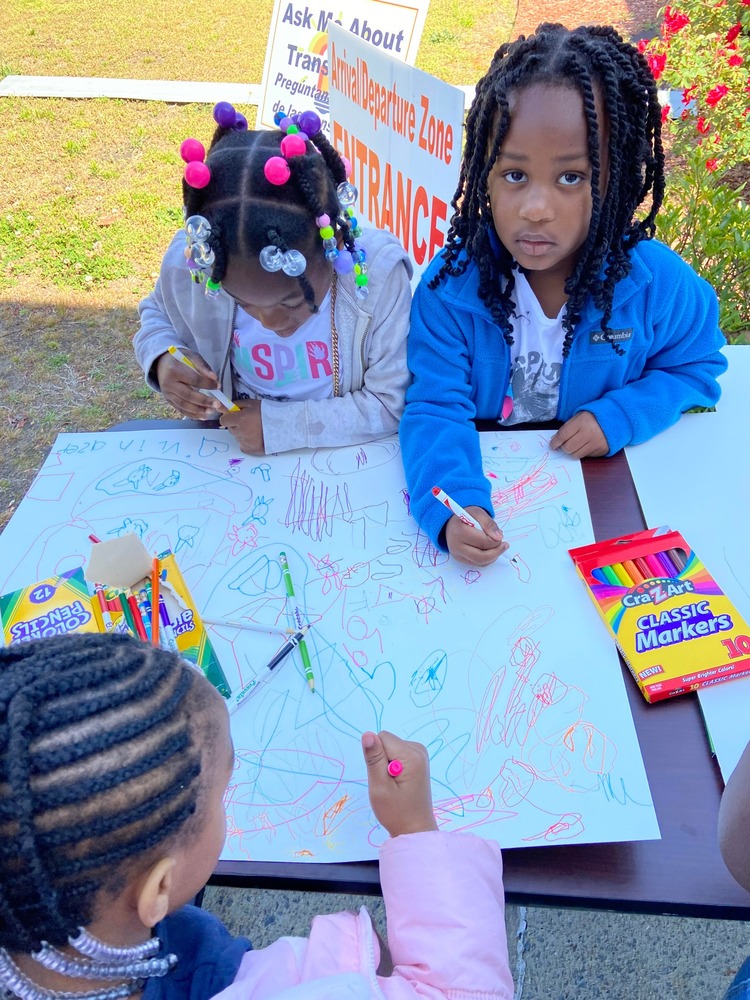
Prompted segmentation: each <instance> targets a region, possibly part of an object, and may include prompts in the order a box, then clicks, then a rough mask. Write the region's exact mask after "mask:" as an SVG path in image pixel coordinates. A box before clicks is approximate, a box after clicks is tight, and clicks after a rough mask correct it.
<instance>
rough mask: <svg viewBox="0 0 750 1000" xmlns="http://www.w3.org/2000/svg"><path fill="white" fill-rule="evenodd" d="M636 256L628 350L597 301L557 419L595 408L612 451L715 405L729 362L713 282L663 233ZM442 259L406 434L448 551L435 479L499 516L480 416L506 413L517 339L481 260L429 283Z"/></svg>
mask: <svg viewBox="0 0 750 1000" xmlns="http://www.w3.org/2000/svg"><path fill="white" fill-rule="evenodd" d="M630 256H631V260H632V268H631V270H630V273H629V274H628V275H627V277H625V278H623V279H622V280H621V281H619V282H618V284H617V286H616V288H615V294H614V300H613V308H612V319H611V320H610V323H609V327H610V329H611V330H612V331H613V333H614V334H615V337H616V341H617V344H618V346H619V347H620V348H622V350H623V352H624V356H620V355H617V354H615V352H614V350H613V349H612V346H611V344H609V343H607V342H606V341H605V340H604V339H603V338H602V334H601V311H600V310H598V309H597V308H596V307H595V305H594V303H593V301H591V299H589V301H588V302H587V303H586V305H585V306H584V309H583V311H582V314H581V319H580V321H579V322H578V325H577V327H576V330H575V336H574V338H573V343H572V345H571V348H570V354H569V355H568V357H567V358H565V359H564V361H563V365H562V370H561V375H560V398H559V403H558V408H557V419H558V420H561V421H565V420H569V419H570V417H572V416H573V415H574V414H576V413H579V412H580V411H581V410H588V411H589V412H590V413H593V415H594V416H595V417H596V419H597V421H598V422H599V426H600V427H601V429H602V431H603V432H604V434H605V436H606V438H607V442H608V444H609V452H608V454H610V455H612V454H614V453H615V452H616V451H619V450H620V449H621V448H623V447H625V445H629V444H639V443H640V442H641V441H647V440H648V439H649V438H651V437H653V436H654V435H655V434H658V433H659V431H662V430H664V429H665V428H667V427H669V426H671V425H672V424H674V423H675V422H676V421H677V420H678V419H679V416H680V414H681V413H684V412H685V410H689V409H691V408H692V407H694V406H713V404H714V403H716V401H717V400H718V398H719V395H720V389H719V385H718V383H717V381H716V380H717V378H718V377H719V375H721V373H722V372H723V371H724V370H725V368H726V366H727V362H726V359H725V357H724V355H723V354H721V353H720V350H721V348H722V346H723V345H724V342H725V341H724V337H723V335H722V333H721V331H720V330H719V327H718V313H719V309H718V302H717V298H716V293H715V292H714V290H713V288H712V287H711V286H710V285H709V284H708V283H707V282H706V281H704V280H703V279H702V278H700V277H698V275H697V274H696V273H695V271H693V269H692V268H691V267H690V266H689V265H688V264H686V263H685V261H683V260H682V258H681V257H679V256H678V255H677V254H676V253H674V251H672V250H670V249H669V248H668V247H667V246H665V245H664V244H663V243H659V242H658V241H656V240H647V241H644V242H642V243H639V244H638V245H637V246H636V247H635V248H634V249H633V250H632V251H631V253H630ZM442 263H443V261H442V258H440V257H439V256H438V257H436V258H435V259H434V260H433V261H432V263H431V264H430V266H429V267H428V269H427V271H426V272H425V274H424V275H423V277H422V280H421V282H420V284H419V286H418V288H417V291H416V293H415V295H414V301H413V304H412V314H411V329H410V332H409V339H408V348H407V354H408V363H409V368H410V370H411V372H412V375H413V377H414V381H413V383H412V385H411V387H410V388H409V389H408V390H407V393H406V409H405V411H404V415H403V417H402V418H401V426H400V437H401V447H402V454H403V461H404V469H405V471H406V481H407V484H408V487H409V494H410V498H411V499H410V502H411V510H412V513H413V514H414V516H415V518H416V519H417V523H418V524H419V525H420V527H421V528H422V530H423V531H425V532H426V534H427V535H428V536H429V537H430V538H431V540H432V541H433V543H434V544H435V545H438V546H439V547H440V548H442V549H445V542H444V538H443V528H444V526H445V523H446V521H447V520H448V518H449V517H450V513H449V512H448V511H447V510H446V508H445V507H443V506H442V505H440V504H438V503H436V502H435V500H434V498H433V496H432V493H431V490H432V487H433V486H441V487H442V488H443V489H444V490H445V491H446V493H448V494H449V495H450V496H451V497H453V499H454V500H456V501H457V502H458V503H460V504H461V505H462V506H463V507H468V506H470V505H472V504H475V505H477V506H479V507H483V508H484V509H485V510H486V511H487V512H488V513H490V514H492V504H491V501H490V487H489V483H488V481H487V480H486V479H485V477H484V473H483V470H482V459H481V455H480V451H479V435H478V433H477V431H476V430H475V427H474V424H473V423H472V421H473V420H474V419H479V420H497V419H499V418H500V413H501V408H502V405H503V399H504V397H505V394H506V390H507V387H508V383H509V381H510V365H511V348H510V347H509V346H508V345H507V344H506V343H505V340H504V339H503V336H502V333H501V332H500V329H499V327H498V326H497V324H496V323H495V322H494V321H493V319H492V317H491V315H490V313H489V310H488V309H487V307H486V306H485V304H484V303H483V302H482V301H481V300H480V298H479V296H478V294H477V289H478V285H479V273H478V268H477V266H476V264H475V263H474V262H473V261H472V262H471V263H469V266H468V267H467V269H466V271H465V272H464V274H462V275H461V276H460V277H456V278H452V277H449V278H447V279H445V280H444V281H443V282H442V283H441V284H440V285H439V286H438V287H437V288H436V289H433V290H431V289H429V288H428V287H427V282H428V281H429V280H430V278H431V277H432V276H433V275H434V274H435V273H436V271H438V270H439V268H440V265H441V264H442Z"/></svg>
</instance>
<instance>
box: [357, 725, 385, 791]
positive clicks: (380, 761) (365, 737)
mask: <svg viewBox="0 0 750 1000" xmlns="http://www.w3.org/2000/svg"><path fill="white" fill-rule="evenodd" d="M362 753H363V754H364V757H365V764H367V770H368V772H371V773H372V774H373V775H378V774H379V773H381V772H383V773H384V774H386V775H387V774H388V763H389V761H388V758H387V757H386V755H385V749H384V747H383V741H382V740H381V739H380V737H379V736H378V735H377V733H370V732H367V733H362ZM368 781H369V775H368Z"/></svg>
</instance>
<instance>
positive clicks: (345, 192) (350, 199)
mask: <svg viewBox="0 0 750 1000" xmlns="http://www.w3.org/2000/svg"><path fill="white" fill-rule="evenodd" d="M336 194H337V195H338V199H339V204H340V205H341V207H342V208H349V207H350V206H351V205H356V203H357V198H359V191H358V190H357V188H356V187H355V186H354V185H353V184H350V183H349V181H342V182H341V184H339V186H338V187H337V188H336Z"/></svg>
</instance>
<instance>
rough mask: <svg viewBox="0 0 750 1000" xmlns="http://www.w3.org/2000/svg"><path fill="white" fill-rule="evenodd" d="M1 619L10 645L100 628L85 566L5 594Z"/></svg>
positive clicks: (94, 630) (1, 603)
mask: <svg viewBox="0 0 750 1000" xmlns="http://www.w3.org/2000/svg"><path fill="white" fill-rule="evenodd" d="M0 621H2V626H3V638H4V639H5V643H6V645H8V646H10V645H11V644H12V643H16V642H30V641H31V640H32V639H43V638H45V637H47V636H50V635H65V633H67V632H98V631H99V620H98V618H97V616H96V613H95V611H94V608H93V607H92V602H91V597H90V595H89V590H88V587H87V586H86V581H85V580H84V578H83V570H81V569H75V570H71V572H69V573H63V574H62V575H60V576H51V577H50V578H49V579H47V580H40V581H39V582H38V583H33V584H31V585H30V586H28V587H21V589H20V590H14V591H12V592H11V593H9V594H3V595H2V597H0Z"/></svg>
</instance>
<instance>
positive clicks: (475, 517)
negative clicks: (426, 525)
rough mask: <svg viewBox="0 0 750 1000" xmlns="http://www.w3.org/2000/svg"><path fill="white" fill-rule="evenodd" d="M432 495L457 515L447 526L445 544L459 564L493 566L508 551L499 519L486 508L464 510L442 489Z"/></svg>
mask: <svg viewBox="0 0 750 1000" xmlns="http://www.w3.org/2000/svg"><path fill="white" fill-rule="evenodd" d="M432 495H433V496H434V497H435V499H436V500H437V501H438V503H441V504H443V505H444V506H445V507H447V508H448V510H449V511H451V513H452V514H453V517H451V518H450V519H449V521H448V522H447V524H446V526H445V544H446V545H447V546H448V551H449V552H450V554H451V555H452V556H453V558H454V559H457V560H458V561H459V562H465V563H470V564H471V565H472V566H489V565H490V564H491V563H493V562H494V561H495V560H496V559H497V558H498V557H499V556H501V555H503V554H504V553H505V552H507V551H508V543H507V542H506V541H505V540H504V538H503V533H502V531H501V530H500V529H499V528H498V526H497V524H496V522H495V520H494V519H493V518H491V517H490V515H489V514H488V513H487V511H486V510H484V509H483V508H482V507H474V506H472V507H468V508H466V509H464V508H463V507H462V506H461V505H460V504H458V503H456V501H455V500H453V499H451V497H449V496H448V494H447V493H446V492H445V491H444V490H442V489H441V488H440V487H439V486H434V487H433V489H432Z"/></svg>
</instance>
